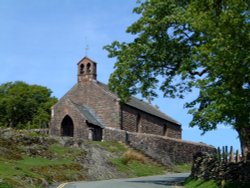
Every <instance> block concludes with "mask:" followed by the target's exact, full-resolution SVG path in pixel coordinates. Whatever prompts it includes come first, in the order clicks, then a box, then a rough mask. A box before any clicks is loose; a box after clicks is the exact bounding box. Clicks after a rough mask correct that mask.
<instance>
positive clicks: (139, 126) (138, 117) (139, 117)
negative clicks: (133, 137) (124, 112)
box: [136, 114, 141, 132]
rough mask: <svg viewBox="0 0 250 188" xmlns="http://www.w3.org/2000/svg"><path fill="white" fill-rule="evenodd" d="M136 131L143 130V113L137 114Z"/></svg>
mask: <svg viewBox="0 0 250 188" xmlns="http://www.w3.org/2000/svg"><path fill="white" fill-rule="evenodd" d="M136 132H141V115H140V114H137V117H136Z"/></svg>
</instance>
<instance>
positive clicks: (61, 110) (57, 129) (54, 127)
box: [50, 100, 88, 139]
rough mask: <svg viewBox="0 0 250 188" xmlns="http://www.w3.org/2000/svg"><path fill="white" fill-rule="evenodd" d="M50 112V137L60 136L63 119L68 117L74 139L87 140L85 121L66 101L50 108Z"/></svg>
mask: <svg viewBox="0 0 250 188" xmlns="http://www.w3.org/2000/svg"><path fill="white" fill-rule="evenodd" d="M52 111H53V112H52V118H51V122H50V135H56V136H61V123H62V121H63V119H64V117H65V116H66V115H68V116H69V117H70V118H71V119H72V121H73V125H74V137H78V138H82V139H88V127H87V124H86V121H85V119H84V118H83V117H82V116H81V115H80V113H79V112H78V111H77V110H76V109H75V108H72V106H71V104H69V102H67V101H66V100H62V101H60V102H59V103H57V104H56V105H55V106H54V107H52ZM53 114H54V115H53Z"/></svg>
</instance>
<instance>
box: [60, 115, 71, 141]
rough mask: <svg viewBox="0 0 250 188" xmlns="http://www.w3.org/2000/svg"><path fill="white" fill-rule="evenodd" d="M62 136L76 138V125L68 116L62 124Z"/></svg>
mask: <svg viewBox="0 0 250 188" xmlns="http://www.w3.org/2000/svg"><path fill="white" fill-rule="evenodd" d="M61 136H70V137H73V136H74V124H73V121H72V119H71V118H70V117H69V116H68V115H66V116H65V117H64V118H63V121H62V124H61Z"/></svg>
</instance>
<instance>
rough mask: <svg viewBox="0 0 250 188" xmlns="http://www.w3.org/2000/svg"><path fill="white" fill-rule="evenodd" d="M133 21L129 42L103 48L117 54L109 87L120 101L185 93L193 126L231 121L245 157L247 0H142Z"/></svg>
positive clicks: (249, 146)
mask: <svg viewBox="0 0 250 188" xmlns="http://www.w3.org/2000/svg"><path fill="white" fill-rule="evenodd" d="M134 12H135V13H137V14H140V18H139V19H138V20H137V21H136V22H134V23H133V24H132V25H131V26H130V27H128V29H127V32H128V33H130V34H132V35H134V40H133V41H132V42H127V43H126V42H118V41H114V42H113V43H112V44H111V45H107V46H105V47H104V48H105V49H106V50H107V51H108V52H109V57H115V58H116V64H115V71H114V73H113V74H112V75H111V77H110V84H109V85H110V88H111V89H112V90H113V91H115V92H117V93H118V94H119V95H120V97H121V99H122V100H123V101H125V100H128V99H129V96H131V95H134V94H137V93H141V94H142V95H143V96H144V97H150V98H153V97H156V96H157V94H156V88H158V87H159V88H160V89H161V90H162V91H163V93H164V96H165V97H173V98H174V97H181V98H182V97H184V95H185V93H186V92H191V91H192V89H193V88H198V89H199V91H200V93H199V96H198V97H197V98H196V99H195V100H194V101H192V102H190V103H188V104H186V105H185V106H186V107H187V108H190V110H189V113H190V114H192V115H193V120H192V121H191V123H190V125H191V126H199V128H200V129H201V130H203V133H204V132H206V131H209V130H213V129H216V128H217V126H218V125H221V124H228V125H231V126H232V127H233V128H234V129H235V130H236V131H237V132H238V133H239V137H240V141H241V146H242V149H243V151H244V156H246V154H247V153H249V152H250V129H249V128H250V53H249V52H250V2H249V0H203V1H199V0H191V1H182V0H148V1H147V0H145V1H142V2H139V6H138V7H136V8H135V9H134Z"/></svg>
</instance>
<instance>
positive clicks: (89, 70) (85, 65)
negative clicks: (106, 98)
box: [77, 57, 96, 83]
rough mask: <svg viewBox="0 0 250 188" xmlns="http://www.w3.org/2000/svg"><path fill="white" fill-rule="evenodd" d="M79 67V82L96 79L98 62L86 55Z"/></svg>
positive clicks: (78, 64)
mask: <svg viewBox="0 0 250 188" xmlns="http://www.w3.org/2000/svg"><path fill="white" fill-rule="evenodd" d="M77 67H78V74H77V76H78V83H80V82H86V81H90V80H96V62H94V61H92V60H91V59H89V58H88V57H84V58H83V59H82V60H81V61H80V62H79V63H77Z"/></svg>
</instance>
